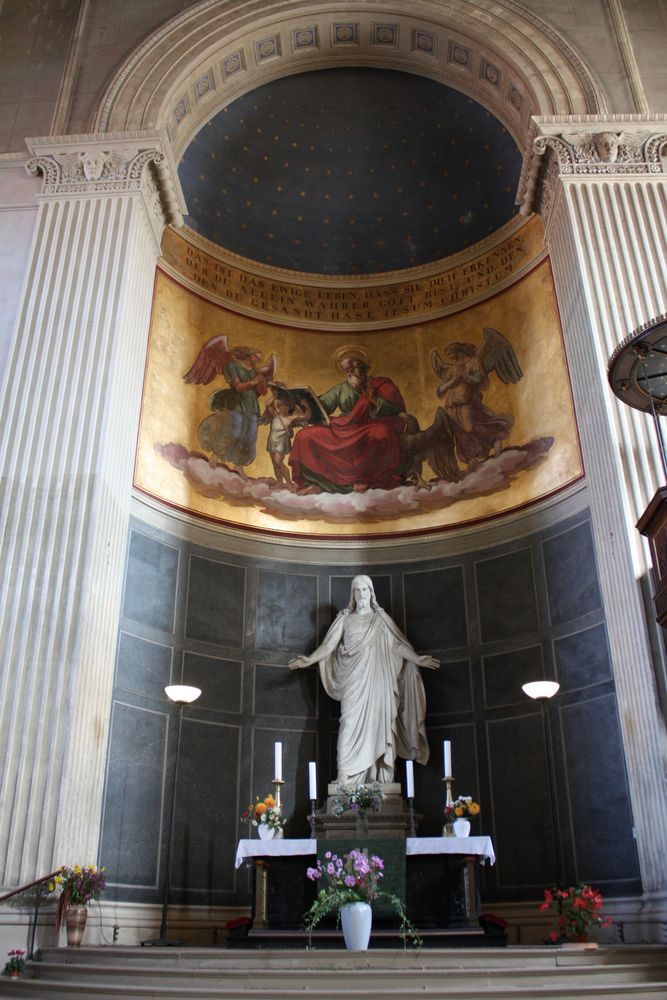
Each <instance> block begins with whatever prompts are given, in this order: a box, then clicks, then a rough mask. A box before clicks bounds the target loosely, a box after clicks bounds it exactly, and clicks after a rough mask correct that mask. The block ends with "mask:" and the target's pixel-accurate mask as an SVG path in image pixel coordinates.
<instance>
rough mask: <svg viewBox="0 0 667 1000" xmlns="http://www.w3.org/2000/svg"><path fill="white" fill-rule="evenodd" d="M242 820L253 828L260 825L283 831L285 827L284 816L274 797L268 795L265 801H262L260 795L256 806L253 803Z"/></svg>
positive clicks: (255, 803)
mask: <svg viewBox="0 0 667 1000" xmlns="http://www.w3.org/2000/svg"><path fill="white" fill-rule="evenodd" d="M241 820H242V821H243V822H244V823H249V824H250V825H251V826H259V825H260V823H262V824H266V826H268V827H269V829H273V830H281V829H282V826H283V815H282V812H281V810H280V809H279V808H278V804H277V803H276V800H275V799H274V797H273V795H267V796H266V797H265V798H263V799H260V797H259V795H258V796H257V798H256V800H255V802H254V804H253V803H252V802H251V803H250V804H249V805H248V808H247V809H246V811H245V812H244V813H243V815H242V816H241Z"/></svg>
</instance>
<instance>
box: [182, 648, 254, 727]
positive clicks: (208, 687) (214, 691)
mask: <svg viewBox="0 0 667 1000" xmlns="http://www.w3.org/2000/svg"><path fill="white" fill-rule="evenodd" d="M183 683H184V684H192V685H193V686H194V687H198V688H200V689H201V696H200V697H199V699H198V700H197V708H198V709H209V710H212V711H215V712H234V713H237V714H238V713H240V711H241V707H242V691H243V664H242V663H241V662H239V661H236V660H222V659H218V658H217V657H214V656H202V655H201V654H200V653H184V654H183Z"/></svg>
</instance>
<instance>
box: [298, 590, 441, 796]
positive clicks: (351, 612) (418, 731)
mask: <svg viewBox="0 0 667 1000" xmlns="http://www.w3.org/2000/svg"><path fill="white" fill-rule="evenodd" d="M313 663H319V666H320V676H321V678H322V683H323V685H324V689H325V691H326V692H327V694H328V695H329V696H330V697H331V698H333V699H335V700H336V701H339V702H340V703H341V711H340V728H339V732H338V775H337V778H336V780H337V781H338V782H342V783H344V784H352V785H360V784H366V783H368V782H371V781H381V782H383V783H387V782H392V781H393V780H394V768H395V764H396V757H403V758H405V759H406V760H415V761H417V762H418V763H420V764H426V762H427V761H428V741H427V739H426V726H425V721H424V720H425V716H426V695H425V693H424V683H423V681H422V678H421V674H420V672H419V670H418V669H417V668H418V667H429V668H435V667H439V666H440V664H439V663H438V661H437V660H435V659H433V657H432V656H420V655H419V653H416V652H415V651H414V649H413V648H412V646H411V645H410V643H409V642H408V640H407V639H406V637H405V636H404V635H403V633H402V632H401V631H400V629H399V628H398V627H397V626H396V625H395V623H394V622H393V621H392V619H391V618H390V617H389V615H388V614H387V613H386V612H385V611H383V609H382V608H381V607H380V606H379V604H378V603H377V600H376V597H375V591H374V589H373V581H372V580H371V579H370V577H368V576H355V578H354V579H353V581H352V587H351V593H350V603H349V604H348V606H347V608H345V609H344V610H343V611H341V612H340V614H339V615H338V616H337V617H336V619H335V620H334V622H333V624H332V626H331V628H330V629H329V631H328V632H327V634H326V636H325V637H324V641H323V642H322V643H321V645H319V646H318V647H317V649H316V650H315V651H314V652H312V653H311V654H310V656H297V657H296V658H295V659H294V660H291V661H290V663H289V666H290V669H292V670H295V669H299V668H301V667H308V666H310V665H311V664H313Z"/></svg>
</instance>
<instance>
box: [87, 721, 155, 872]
mask: <svg viewBox="0 0 667 1000" xmlns="http://www.w3.org/2000/svg"><path fill="white" fill-rule="evenodd" d="M166 739H167V715H166V713H162V712H154V711H147V710H145V709H141V708H136V707H134V706H132V705H124V704H121V703H119V702H116V703H115V704H114V707H113V719H112V724H111V737H110V741H109V758H108V776H107V787H106V797H105V808H104V822H103V828H102V843H101V852H100V854H101V857H102V858H103V859H104V860H103V862H102V863H103V864H104V865H105V866H106V869H107V878H108V879H109V880H110V881H111V882H114V883H123V884H125V885H135V886H140V885H145V886H152V885H157V881H158V849H159V844H160V824H161V819H162V817H161V814H160V809H161V800H162V783H163V774H164V766H165V748H166Z"/></svg>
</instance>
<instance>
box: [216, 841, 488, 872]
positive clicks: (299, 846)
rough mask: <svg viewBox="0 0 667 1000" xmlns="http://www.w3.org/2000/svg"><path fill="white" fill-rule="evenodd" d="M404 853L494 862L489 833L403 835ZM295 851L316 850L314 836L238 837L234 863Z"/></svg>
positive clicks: (297, 852) (294, 852) (277, 856)
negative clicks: (459, 856) (475, 856)
mask: <svg viewBox="0 0 667 1000" xmlns="http://www.w3.org/2000/svg"><path fill="white" fill-rule="evenodd" d="M405 853H406V854H467V855H477V856H478V857H480V858H482V859H483V860H485V861H488V862H489V863H490V864H494V862H495V860H496V855H495V852H494V850H493V844H492V843H491V838H490V837H407V838H406V841H405ZM299 854H317V841H316V840H310V839H309V840H296V839H290V838H282V839H279V840H239V842H238V847H237V848H236V867H237V868H239V867H240V866H241V865H242V864H243V862H244V861H247V860H248V859H249V858H288V857H294V856H295V855H299Z"/></svg>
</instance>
